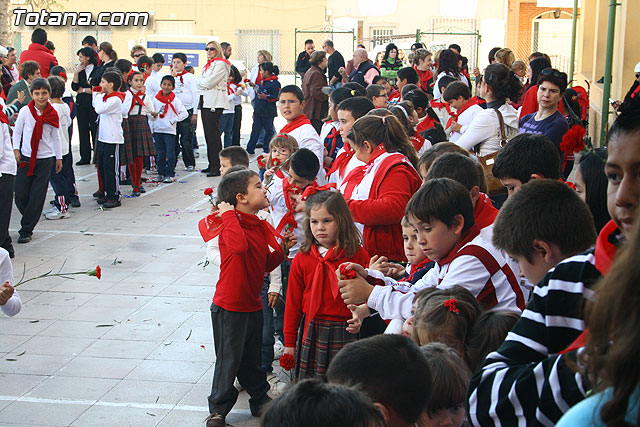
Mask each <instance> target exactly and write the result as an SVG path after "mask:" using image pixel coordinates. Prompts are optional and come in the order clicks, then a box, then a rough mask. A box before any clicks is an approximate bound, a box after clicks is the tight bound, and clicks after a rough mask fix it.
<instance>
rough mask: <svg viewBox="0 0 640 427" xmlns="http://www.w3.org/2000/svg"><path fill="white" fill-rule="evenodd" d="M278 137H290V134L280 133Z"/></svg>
mask: <svg viewBox="0 0 640 427" xmlns="http://www.w3.org/2000/svg"><path fill="white" fill-rule="evenodd" d="M276 138H284V139H289V135H287V134H286V133H279V134H277V135H276Z"/></svg>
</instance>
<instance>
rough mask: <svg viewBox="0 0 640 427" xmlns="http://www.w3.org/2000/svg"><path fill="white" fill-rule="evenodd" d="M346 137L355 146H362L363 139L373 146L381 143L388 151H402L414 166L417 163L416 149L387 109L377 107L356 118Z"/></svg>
mask: <svg viewBox="0 0 640 427" xmlns="http://www.w3.org/2000/svg"><path fill="white" fill-rule="evenodd" d="M347 138H348V139H349V140H350V141H351V142H353V143H354V145H355V146H356V147H361V146H363V145H364V141H369V142H370V143H371V144H373V145H375V146H378V145H380V144H383V147H384V149H385V150H386V151H387V152H388V153H402V154H404V155H405V156H407V158H408V159H409V161H410V162H411V164H412V165H413V166H414V167H416V166H417V165H418V154H417V153H416V149H415V148H414V147H413V144H411V141H409V137H408V136H407V133H406V132H405V130H404V128H403V127H402V124H400V121H399V120H398V119H397V118H396V117H395V116H394V115H393V113H391V112H390V111H388V110H385V109H382V108H378V109H376V110H373V111H371V112H370V113H369V114H367V115H366V116H364V117H361V118H359V119H358V120H356V122H355V123H354V124H353V126H352V127H351V131H350V132H349V135H348V136H347Z"/></svg>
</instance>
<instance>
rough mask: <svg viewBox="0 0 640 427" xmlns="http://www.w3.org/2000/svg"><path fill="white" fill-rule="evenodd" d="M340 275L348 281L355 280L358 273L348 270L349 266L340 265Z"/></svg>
mask: <svg viewBox="0 0 640 427" xmlns="http://www.w3.org/2000/svg"><path fill="white" fill-rule="evenodd" d="M340 274H341V275H342V276H344V277H346V278H347V279H355V278H356V275H357V274H358V273H356V272H355V270H347V264H340Z"/></svg>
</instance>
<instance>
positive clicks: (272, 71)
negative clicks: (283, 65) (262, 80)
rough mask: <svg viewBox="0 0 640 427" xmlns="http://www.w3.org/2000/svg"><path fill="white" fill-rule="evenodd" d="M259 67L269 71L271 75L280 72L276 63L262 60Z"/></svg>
mask: <svg viewBox="0 0 640 427" xmlns="http://www.w3.org/2000/svg"><path fill="white" fill-rule="evenodd" d="M260 68H262V69H263V70H264V71H267V72H269V73H270V74H271V75H273V76H277V75H278V74H280V69H279V68H278V66H277V65H273V62H263V63H262V64H260Z"/></svg>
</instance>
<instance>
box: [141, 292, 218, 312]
mask: <svg viewBox="0 0 640 427" xmlns="http://www.w3.org/2000/svg"><path fill="white" fill-rule="evenodd" d="M210 305H211V300H210V299H209V298H189V297H177V296H174V297H156V298H153V299H152V300H151V301H149V303H148V304H146V305H145V306H144V309H147V310H179V311H202V310H203V309H205V308H207V307H209V306H210Z"/></svg>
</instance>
